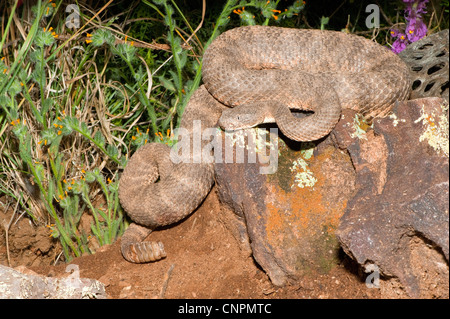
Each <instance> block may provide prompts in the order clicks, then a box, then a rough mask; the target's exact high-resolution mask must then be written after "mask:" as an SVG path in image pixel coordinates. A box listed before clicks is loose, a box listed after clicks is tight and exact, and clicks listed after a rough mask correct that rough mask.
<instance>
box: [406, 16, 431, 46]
mask: <svg viewBox="0 0 450 319" xmlns="http://www.w3.org/2000/svg"><path fill="white" fill-rule="evenodd" d="M426 34H427V26H426V25H425V23H424V22H423V21H422V20H411V21H410V23H409V24H408V26H407V27H406V36H407V38H408V40H409V41H410V42H416V41H418V40H420V39H422V38H423V37H424V36H425V35H426Z"/></svg>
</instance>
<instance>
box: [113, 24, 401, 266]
mask: <svg viewBox="0 0 450 319" xmlns="http://www.w3.org/2000/svg"><path fill="white" fill-rule="evenodd" d="M202 72H203V73H202V76H203V81H204V83H205V84H204V85H202V86H200V87H199V89H197V91H196V92H195V93H194V94H193V96H192V98H191V100H190V101H189V103H188V105H187V106H186V110H185V114H184V115H183V119H182V122H181V127H184V128H186V129H188V130H189V132H191V133H192V128H193V121H194V120H201V123H202V127H203V128H206V127H213V126H215V125H216V122H217V121H218V120H219V121H218V122H219V125H220V126H222V127H223V128H227V129H230V128H231V129H236V128H244V127H250V126H254V125H257V124H260V123H262V122H276V123H277V125H278V126H279V128H280V129H281V131H282V132H283V133H284V134H285V135H286V136H287V137H289V138H291V139H294V140H300V141H301V140H316V139H319V138H321V137H323V136H325V135H326V134H328V133H329V132H330V131H331V130H332V129H333V128H334V126H335V124H336V123H337V121H338V120H339V117H340V112H341V107H345V108H352V109H355V110H357V111H359V112H360V113H362V114H363V115H364V116H365V117H366V118H371V117H375V116H382V115H386V114H387V113H389V111H390V110H391V107H392V105H393V103H394V102H395V101H396V100H401V99H405V98H406V97H407V95H408V92H409V84H410V83H409V73H408V68H407V67H406V65H405V64H404V63H403V62H402V61H401V60H400V59H399V58H398V57H397V56H396V55H395V54H393V53H392V52H390V51H389V50H388V49H386V48H384V47H382V46H380V45H378V44H377V43H375V42H372V41H370V40H367V39H365V38H362V37H358V36H355V35H350V34H345V33H342V32H336V31H320V30H299V29H286V28H278V27H263V26H248V27H240V28H236V29H232V30H230V31H227V32H225V33H223V34H222V35H220V36H219V37H218V38H217V39H216V40H215V41H213V42H212V43H211V45H210V46H209V47H208V49H207V50H206V52H205V54H204V58H203V70H202ZM223 104H225V105H228V106H233V107H234V108H226V107H224V105H223ZM289 108H294V109H301V110H307V111H313V112H314V114H313V115H310V116H308V117H306V118H303V119H297V118H296V117H294V116H292V115H291V113H290V111H289ZM219 117H220V119H219ZM169 151H170V150H169V148H168V147H166V146H165V145H160V144H153V143H152V144H148V145H145V146H143V147H142V148H140V149H139V150H138V151H137V152H136V153H135V154H134V155H133V156H132V157H131V159H130V161H129V162H128V165H127V167H126V168H125V170H124V172H123V174H122V177H121V180H120V186H119V197H120V202H121V204H122V205H123V207H124V209H125V210H126V211H127V213H128V215H129V216H130V217H131V219H132V220H133V221H134V222H135V223H133V224H131V225H130V227H129V228H128V229H127V231H126V232H125V234H124V236H123V237H122V254H123V255H124V257H125V258H126V259H127V260H129V261H131V262H148V261H154V260H158V259H160V258H162V257H165V252H164V249H163V247H162V245H161V244H160V243H153V242H142V243H141V241H142V240H143V239H144V238H145V237H146V236H147V235H148V234H149V233H150V232H151V230H152V229H153V228H155V227H158V226H164V225H168V224H172V223H175V222H177V221H179V220H181V219H183V218H184V217H186V216H187V215H188V214H190V213H191V212H192V211H193V210H194V209H195V208H196V207H197V206H198V205H199V204H200V203H201V201H202V200H203V199H204V197H205V196H206V195H207V194H208V192H209V190H210V188H211V186H212V184H213V183H214V167H213V164H212V163H180V164H173V163H171V161H170V159H169V155H168V154H169ZM158 177H159V178H160V181H159V182H158V183H154V182H155V181H157V179H158Z"/></svg>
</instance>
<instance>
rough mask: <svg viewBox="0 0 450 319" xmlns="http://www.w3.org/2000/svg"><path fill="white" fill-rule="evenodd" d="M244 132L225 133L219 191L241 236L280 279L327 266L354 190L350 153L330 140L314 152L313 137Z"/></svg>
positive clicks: (278, 282)
mask: <svg viewBox="0 0 450 319" xmlns="http://www.w3.org/2000/svg"><path fill="white" fill-rule="evenodd" d="M252 132H253V133H252ZM254 132H255V131H254V130H253V129H251V130H247V131H246V132H245V133H248V134H247V135H248V136H254V135H252V134H254ZM259 132H267V131H261V130H259ZM239 134H244V132H240V133H237V135H235V136H233V137H232V138H226V139H225V140H224V142H223V144H222V145H223V152H222V155H221V156H222V159H223V161H224V163H222V164H220V163H219V164H217V163H216V166H215V169H216V182H217V186H218V187H217V189H218V194H219V198H220V199H221V201H222V202H223V203H225V204H227V206H228V207H229V208H230V209H231V210H232V211H233V212H234V214H233V213H232V214H227V215H226V216H228V217H227V218H226V219H227V224H228V225H230V228H231V230H232V231H233V233H234V234H235V237H237V238H238V240H239V241H240V242H241V243H242V244H243V247H244V248H245V249H247V250H248V251H249V253H252V254H253V257H254V258H255V260H256V261H257V262H258V264H259V265H260V266H261V267H262V268H263V269H264V270H265V271H266V273H267V274H268V276H269V277H270V279H271V281H272V282H273V283H274V284H275V285H283V284H285V283H286V282H287V281H288V280H289V279H296V278H299V277H301V276H302V275H304V274H306V273H308V272H310V271H311V270H315V271H320V272H327V271H328V270H330V269H331V268H332V267H333V266H334V265H335V264H336V262H337V253H338V250H339V244H338V242H337V239H336V236H335V229H336V228H337V226H338V223H339V219H340V217H341V216H342V215H343V213H344V209H345V207H346V202H347V200H349V199H350V198H351V195H352V193H353V191H354V181H355V173H354V170H353V167H352V164H351V161H350V158H349V156H348V155H347V154H345V153H344V152H342V151H340V150H338V149H336V148H334V147H333V146H331V145H327V146H323V147H321V148H320V150H319V151H317V150H316V151H315V154H313V147H314V146H315V145H313V144H305V143H290V145H289V146H288V145H286V144H285V143H284V142H282V140H281V139H280V140H279V139H278V138H277V136H274V135H272V138H271V143H268V144H265V143H266V141H268V139H267V140H265V141H261V140H259V141H257V142H256V143H253V142H248V140H240V138H239ZM266 146H267V149H265V147H266ZM255 148H256V152H255ZM227 149H228V150H231V152H229V151H228V154H232V155H233V157H229V158H228V159H229V163H225V159H226V153H227ZM269 149H270V150H271V152H269ZM263 153H265V154H266V155H267V156H262V155H261V154H263ZM216 154H217V150H216ZM236 154H238V155H236ZM239 154H240V155H241V156H240V155H239ZM255 154H256V156H255ZM252 156H255V158H256V160H252ZM263 162H266V164H264V163H263ZM266 173H271V174H266Z"/></svg>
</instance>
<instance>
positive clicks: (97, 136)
mask: <svg viewBox="0 0 450 319" xmlns="http://www.w3.org/2000/svg"><path fill="white" fill-rule="evenodd" d="M94 141H95V143H96V144H97V145H99V146H101V147H104V146H105V138H104V137H103V134H102V132H100V131H97V132H95V135H94Z"/></svg>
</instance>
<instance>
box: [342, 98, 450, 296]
mask: <svg viewBox="0 0 450 319" xmlns="http://www.w3.org/2000/svg"><path fill="white" fill-rule="evenodd" d="M394 113H395V115H394V116H391V117H390V118H384V119H377V120H375V122H374V126H373V131H370V133H368V134H367V136H366V137H365V139H354V140H353V142H352V143H348V140H346V139H345V138H341V140H344V141H346V142H347V145H346V146H347V149H348V151H349V153H350V155H351V157H352V161H353V165H354V167H355V170H356V184H357V187H358V192H357V193H356V195H355V196H354V197H353V198H352V199H351V200H350V201H349V202H348V205H347V210H346V212H345V215H344V216H343V217H342V219H341V224H340V226H339V228H338V231H337V235H338V238H339V241H340V243H341V245H342V247H343V248H344V250H345V252H346V253H347V254H349V255H350V256H352V257H353V258H354V259H355V260H356V261H357V262H358V263H359V264H361V265H363V266H369V265H371V266H373V265H376V266H377V267H378V269H379V270H380V271H381V273H382V274H384V275H385V276H386V277H387V278H394V279H396V285H397V286H398V288H399V289H398V290H399V291H400V290H404V292H405V293H406V295H407V296H409V297H447V298H448V257H449V224H448V223H449V199H448V195H449V194H448V192H449V184H448V179H449V176H448V174H449V161H448V152H449V144H448V143H449V142H448V104H447V103H446V101H445V100H444V99H441V98H422V99H416V100H411V101H407V102H402V103H399V104H398V105H397V107H396V109H395V112H394ZM398 293H399V294H401V293H402V292H398Z"/></svg>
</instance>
